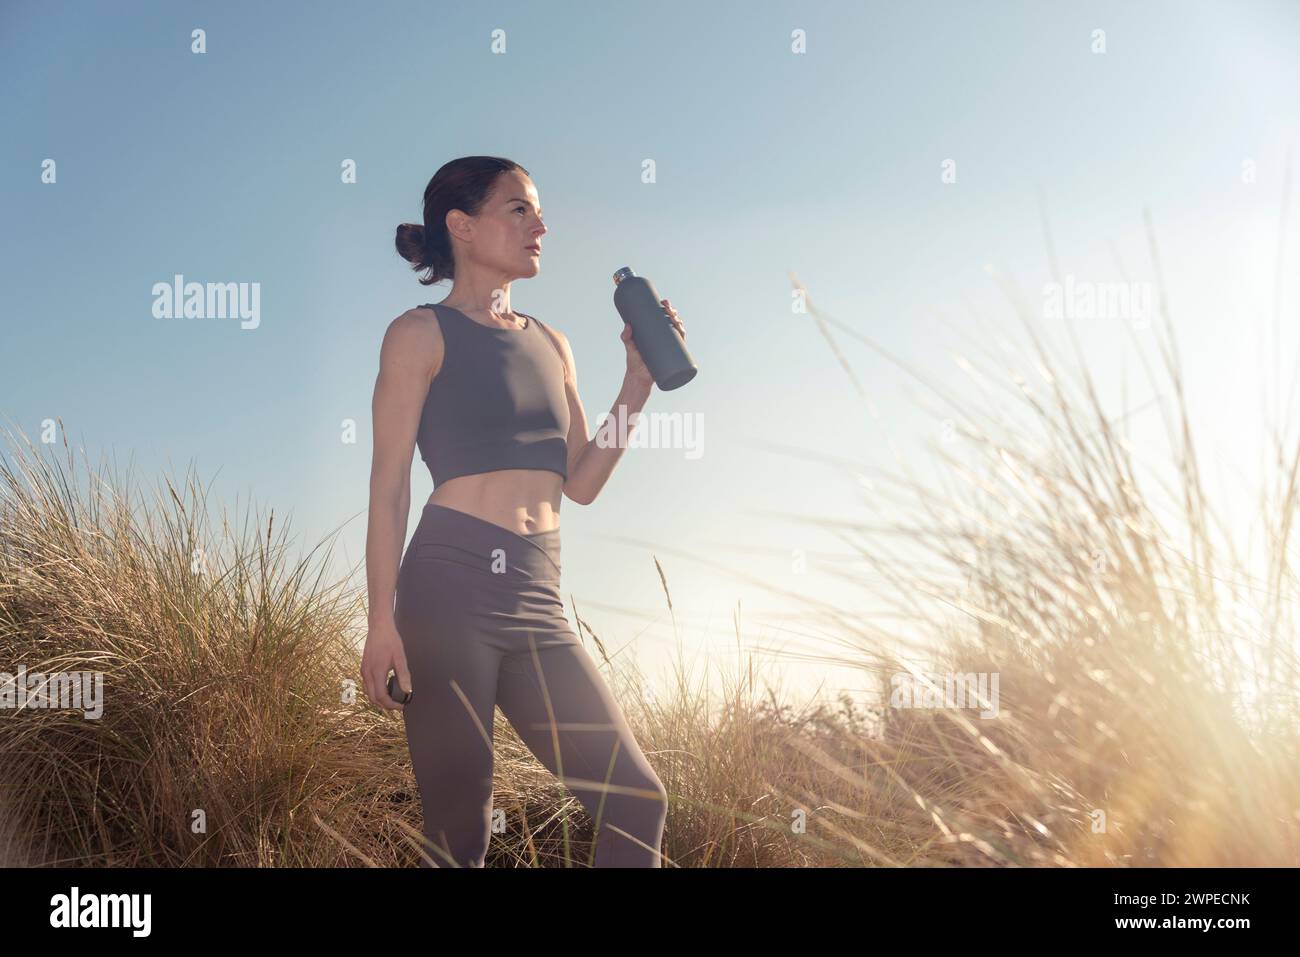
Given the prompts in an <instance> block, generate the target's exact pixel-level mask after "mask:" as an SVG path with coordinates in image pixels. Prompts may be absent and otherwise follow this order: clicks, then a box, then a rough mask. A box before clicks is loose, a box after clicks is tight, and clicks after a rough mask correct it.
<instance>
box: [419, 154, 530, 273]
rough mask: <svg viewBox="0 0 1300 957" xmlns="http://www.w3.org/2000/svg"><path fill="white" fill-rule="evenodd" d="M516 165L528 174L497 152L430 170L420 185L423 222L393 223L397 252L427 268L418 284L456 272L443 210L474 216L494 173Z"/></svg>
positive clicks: (467, 157)
mask: <svg viewBox="0 0 1300 957" xmlns="http://www.w3.org/2000/svg"><path fill="white" fill-rule="evenodd" d="M516 169H517V170H519V172H521V173H523V174H524V175H525V176H527V175H529V173H528V170H526V169H524V168H523V167H522V166H520V165H519V164H518V163H516V162H514V161H513V160H508V159H504V158H502V157H500V156H462V157H460V159H454V160H452V161H450V162H449V163H444V164H443V166H442V168H441V169H439V170H438V172H436V173H434V174H433V179H431V180H429V185H428V186H426V187H425V188H424V225H423V226H418V225H416V224H415V223H402V225H400V226H398V227H397V254H398V255H399V256H401V257H402V258H403V259H405V260H406V261H407V262H409V263H411V264H412V266H411V268H412V269H415V270H417V271H418V270H421V269H427V270H428V271H429V274H428V275H427V276H425V277H423V278H421V279H420V283H421V284H422V285H425V286H431V285H433V284H434V283H435V282H441V281H442V280H444V279H454V278H455V276H456V262H455V259H454V258H453V256H452V252H451V236H450V235H449V234H448V233H447V214H448V213H449V212H451V211H452V210H453V209H459V210H461V211H462V212H465V213H468V214H469V215H470V216H477V215H478V214H479V211H480V210H481V209H482V208H483V203H484V201H485V200H486V199H487V197H488V194H489V193H491V192H492V187H493V185H494V184H495V183H496V180H497V177H498V176H500V175H501V174H502V173H507V172H509V171H510V170H516Z"/></svg>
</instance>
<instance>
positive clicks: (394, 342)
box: [380, 306, 444, 373]
mask: <svg viewBox="0 0 1300 957" xmlns="http://www.w3.org/2000/svg"><path fill="white" fill-rule="evenodd" d="M443 347H444V345H443V339H442V328H441V327H440V326H439V325H438V317H437V315H436V314H435V313H434V311H433V310H432V309H426V308H424V307H422V306H417V307H415V308H414V309H408V310H406V312H404V313H402V314H401V315H400V316H398V317H397V318H396V319H394V320H393V321H392V322H390V323H389V324H388V328H387V329H386V330H384V341H383V345H382V346H381V348H380V362H381V363H397V364H400V365H402V366H406V365H411V364H415V365H418V366H419V367H421V368H423V369H426V370H428V371H429V372H431V373H435V372H436V371H437V367H438V366H440V365H441V363H442V356H443Z"/></svg>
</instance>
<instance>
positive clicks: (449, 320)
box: [416, 303, 569, 486]
mask: <svg viewBox="0 0 1300 957" xmlns="http://www.w3.org/2000/svg"><path fill="white" fill-rule="evenodd" d="M421 308H424V309H432V310H433V311H434V314H435V315H436V316H437V317H438V326H439V328H441V329H442V339H443V343H444V345H445V348H446V351H445V353H444V356H443V360H442V366H441V368H439V370H438V374H437V375H435V376H434V377H433V382H432V383H431V384H430V386H429V394H428V395H427V396H426V397H425V400H424V409H423V411H422V412H421V414H420V428H419V431H418V433H417V434H416V444H417V445H418V446H419V448H420V457H421V458H422V459H424V461H425V464H426V465H428V467H429V474H430V475H432V476H433V484H434V485H435V486H436V485H441V484H442V483H443V482H445V481H447V479H450V478H455V477H456V476H458V475H473V474H475V473H478V472H494V471H497V470H498V469H546V470H549V471H552V472H558V473H560V475H563V476H564V477H565V478H566V479H567V478H568V477H569V472H568V461H569V447H568V441H567V440H568V435H569V402H568V399H567V397H566V395H565V388H564V360H563V359H562V358H560V352H559V349H558V347H557V346H556V344H555V343H554V342H553V341H552V340H551V338H550V336H549V335H548V334H547V333H546V331H544V330H543V328H542V324H541V323H540V322H538V321H537V320H536V319H535V318H533V317H532V316H530V315H528V314H527V313H522V312H521V313H519V315H521V316H524V317H525V319H526V320H527V324H526V325H525V326H524V327H523V328H522V329H506V328H500V329H498V328H494V327H492V326H485V325H483V323H481V322H475V321H474V320H473V319H471V318H470V317H469V316H467V315H465V313H463V312H461V311H460V310H459V309H455V308H453V307H451V306H444V305H441V304H440V303H426V304H425V305H424V306H422V307H421Z"/></svg>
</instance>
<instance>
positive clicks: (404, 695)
mask: <svg viewBox="0 0 1300 957" xmlns="http://www.w3.org/2000/svg"><path fill="white" fill-rule="evenodd" d="M414 694H415V692H414V691H403V690H402V688H401V685H399V684H398V683H397V672H395V671H394V672H393V673H392V674H391V675H389V676H388V697H390V698H392V699H393V700H394V701H396V702H397V703H398V704H409V703H410V701H411V696H412V695H414Z"/></svg>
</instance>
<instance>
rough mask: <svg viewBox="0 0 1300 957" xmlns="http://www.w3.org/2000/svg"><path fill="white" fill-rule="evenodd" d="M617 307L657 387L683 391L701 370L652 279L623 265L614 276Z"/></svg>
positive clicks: (664, 389) (615, 303)
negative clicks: (629, 327) (688, 350)
mask: <svg viewBox="0 0 1300 957" xmlns="http://www.w3.org/2000/svg"><path fill="white" fill-rule="evenodd" d="M614 286H615V289H614V308H615V309H617V310H618V314H619V315H620V316H622V317H623V321H624V322H626V323H627V324H628V325H629V326H631V327H632V341H633V342H635V343H636V348H637V351H638V352H639V353H641V358H642V359H644V360H645V365H646V368H647V369H649V370H650V375H651V376H652V377H653V378H654V380H655V385H657V386H659V388H660V389H662V390H663V391H665V392H670V391H672V390H673V389H680V388H681V387H682V386H684V385H686V383H688V382H690V381H691V380H692V379H694V378H695V374H696V373H697V372H699V371H700V370H699V369H698V368H696V366H695V360H694V359H692V358H691V354H690V353H689V352H687V351H686V343H685V341H684V340H683V339H682V336H681V333H679V332H678V331H677V327H676V326H675V325H673V320H672V317H671V316H670V315H668V311H667V310H666V309H664V307H663V303H661V302H660V301H659V300H660V299H661V298H662V297H661V296H660V295H659V293H658V291H657V290H656V289H655V287H654V283H652V282H651V281H650V280H649V279H645V278H643V277H641V276H638V275H636V273H634V272H632V267H631V266H624V267H623V268H622V269H620V270H619V271H618V272H616V273H614Z"/></svg>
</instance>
